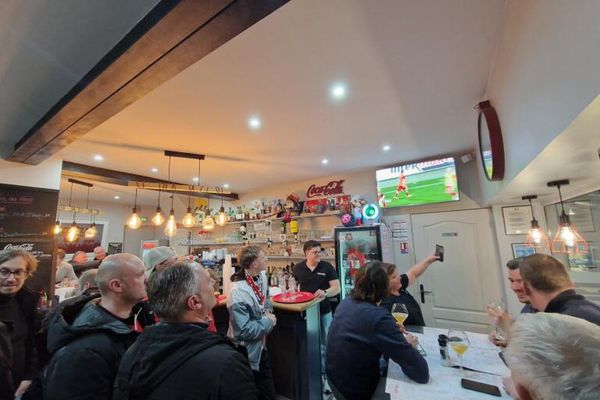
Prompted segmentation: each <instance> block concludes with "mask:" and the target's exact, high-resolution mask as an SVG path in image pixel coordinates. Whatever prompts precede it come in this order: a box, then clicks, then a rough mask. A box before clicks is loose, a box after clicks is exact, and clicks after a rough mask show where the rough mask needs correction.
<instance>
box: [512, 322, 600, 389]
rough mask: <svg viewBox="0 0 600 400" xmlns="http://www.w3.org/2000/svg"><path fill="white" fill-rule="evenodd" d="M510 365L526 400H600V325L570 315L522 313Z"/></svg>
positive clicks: (513, 333)
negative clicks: (599, 368) (599, 399)
mask: <svg viewBox="0 0 600 400" xmlns="http://www.w3.org/2000/svg"><path fill="white" fill-rule="evenodd" d="M505 355H506V361H507V363H508V366H509V368H510V370H511V372H512V381H513V383H514V386H515V390H516V395H517V398H519V399H520V400H591V399H598V398H600V379H598V366H599V365H600V327H598V326H596V325H594V324H592V323H590V322H587V321H585V320H583V319H580V318H575V317H571V316H568V315H560V314H549V313H538V314H529V315H522V316H521V317H519V319H518V320H517V321H516V322H515V324H514V325H513V328H512V331H511V338H510V343H509V345H508V349H507V350H506V353H505Z"/></svg>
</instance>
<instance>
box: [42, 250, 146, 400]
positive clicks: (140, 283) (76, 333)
mask: <svg viewBox="0 0 600 400" xmlns="http://www.w3.org/2000/svg"><path fill="white" fill-rule="evenodd" d="M145 272H146V270H145V268H144V263H143V262H142V260H140V259H139V258H138V257H136V256H134V255H132V254H115V255H112V256H109V257H107V258H106V259H105V260H104V261H103V262H102V264H101V265H100V267H99V268H98V273H97V275H96V282H97V284H98V288H99V289H100V298H99V299H95V300H91V301H87V302H86V300H85V296H81V297H80V299H82V302H83V304H79V302H75V303H74V304H69V305H68V306H66V307H64V308H63V309H62V310H61V312H60V313H59V314H57V315H56V317H55V318H54V319H53V320H52V322H51V323H50V327H49V329H48V350H49V351H50V353H51V354H52V358H51V359H50V362H49V363H48V365H47V366H46V369H45V377H44V399H45V400H54V399H103V400H105V399H110V398H111V397H112V388H113V382H114V379H115V375H116V371H117V368H118V366H119V362H120V361H121V357H122V356H123V354H124V353H125V351H126V350H127V348H129V346H130V345H131V344H132V343H133V342H134V341H135V338H136V336H137V334H136V333H135V332H134V331H133V330H132V325H133V318H132V316H131V311H132V307H133V306H134V305H135V304H136V303H138V302H140V301H141V300H142V299H143V298H144V297H146V286H145V283H146V275H145ZM88 300H89V299H88ZM82 306H83V308H82ZM78 310H81V311H78Z"/></svg>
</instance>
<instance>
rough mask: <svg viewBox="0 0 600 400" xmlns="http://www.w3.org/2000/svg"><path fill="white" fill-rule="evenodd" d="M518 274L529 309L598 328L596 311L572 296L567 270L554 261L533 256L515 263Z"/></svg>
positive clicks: (599, 310) (599, 321)
mask: <svg viewBox="0 0 600 400" xmlns="http://www.w3.org/2000/svg"><path fill="white" fill-rule="evenodd" d="M519 270H520V272H521V276H522V278H523V289H524V290H525V294H526V295H527V297H528V299H529V302H530V303H531V305H532V306H533V308H535V309H536V310H540V311H543V312H547V313H557V314H565V315H571V316H573V317H577V318H582V319H585V320H586V321H589V322H591V323H594V324H596V325H600V307H599V306H598V305H596V304H594V303H592V302H591V301H589V300H586V298H585V297H583V296H582V295H580V294H577V293H576V292H575V290H574V287H575V285H574V284H573V281H572V280H571V277H570V276H569V273H568V272H567V269H566V268H565V266H564V265H563V264H562V263H561V262H560V261H558V260H557V259H556V258H554V257H551V256H548V255H545V254H533V255H530V256H528V257H525V258H524V259H522V260H521V261H520V262H519Z"/></svg>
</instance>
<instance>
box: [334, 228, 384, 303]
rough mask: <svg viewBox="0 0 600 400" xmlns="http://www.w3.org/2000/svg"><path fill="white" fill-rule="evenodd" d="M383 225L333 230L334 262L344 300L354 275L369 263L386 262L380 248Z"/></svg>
mask: <svg viewBox="0 0 600 400" xmlns="http://www.w3.org/2000/svg"><path fill="white" fill-rule="evenodd" d="M384 229H386V228H385V225H362V226H357V227H350V228H342V227H340V228H335V230H334V235H335V260H336V265H337V266H338V273H339V279H340V285H341V297H342V299H344V298H345V297H346V296H348V295H349V294H350V292H351V291H352V289H353V288H354V284H353V282H354V275H356V272H358V270H359V269H360V267H362V266H363V265H365V264H366V263H368V262H369V261H388V260H386V259H387V258H388V257H387V256H386V255H385V254H384V253H383V251H382V248H386V247H388V246H385V243H382V242H383V240H384V239H383V238H382V237H383V236H387V235H385V234H383V233H384Z"/></svg>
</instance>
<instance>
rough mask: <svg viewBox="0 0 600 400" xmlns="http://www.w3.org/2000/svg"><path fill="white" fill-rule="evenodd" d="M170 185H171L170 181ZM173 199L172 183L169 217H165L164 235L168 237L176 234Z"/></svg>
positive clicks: (173, 188) (173, 187) (173, 189)
mask: <svg viewBox="0 0 600 400" xmlns="http://www.w3.org/2000/svg"><path fill="white" fill-rule="evenodd" d="M169 182H171V156H169ZM171 185H173V184H172V183H171ZM174 201H175V186H174V185H173V186H172V188H171V210H170V211H169V218H167V224H166V225H165V230H164V232H165V235H167V236H168V237H173V236H175V235H177V221H175V210H174V208H173V207H174Z"/></svg>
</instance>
